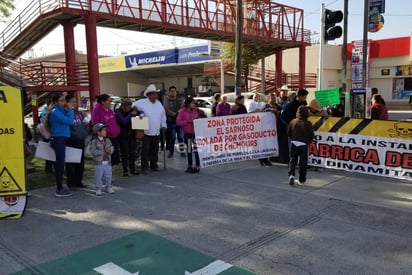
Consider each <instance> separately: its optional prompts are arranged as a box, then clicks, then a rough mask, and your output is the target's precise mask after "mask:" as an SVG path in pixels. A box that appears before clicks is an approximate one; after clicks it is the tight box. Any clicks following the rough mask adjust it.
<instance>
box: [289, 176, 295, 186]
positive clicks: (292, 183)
mask: <svg viewBox="0 0 412 275" xmlns="http://www.w3.org/2000/svg"><path fill="white" fill-rule="evenodd" d="M294 184H295V177H294V176H289V185H294Z"/></svg>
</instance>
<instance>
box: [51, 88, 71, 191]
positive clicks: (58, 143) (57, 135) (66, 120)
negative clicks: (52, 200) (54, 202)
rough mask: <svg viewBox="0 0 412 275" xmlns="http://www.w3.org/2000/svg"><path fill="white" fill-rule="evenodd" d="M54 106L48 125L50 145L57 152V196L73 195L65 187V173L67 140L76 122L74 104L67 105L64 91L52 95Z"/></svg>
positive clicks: (55, 163) (55, 169)
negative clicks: (71, 126)
mask: <svg viewBox="0 0 412 275" xmlns="http://www.w3.org/2000/svg"><path fill="white" fill-rule="evenodd" d="M52 100H53V108H52V111H51V113H50V115H49V119H48V122H47V123H48V125H47V126H48V127H49V129H50V133H51V138H50V146H51V147H52V148H53V150H54V152H55V154H56V161H55V162H54V176H55V179H56V186H57V189H56V193H55V195H56V197H67V196H71V195H72V193H71V192H70V190H68V189H65V188H63V173H64V164H65V159H66V142H67V140H68V139H69V138H70V125H71V124H72V123H73V122H74V114H73V110H72V106H70V105H69V104H68V105H66V98H65V96H64V94H63V93H55V94H53V97H52Z"/></svg>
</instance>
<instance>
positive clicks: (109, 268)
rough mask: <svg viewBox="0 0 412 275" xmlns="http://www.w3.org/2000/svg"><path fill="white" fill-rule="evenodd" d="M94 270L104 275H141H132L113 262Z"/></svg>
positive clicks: (133, 274)
mask: <svg viewBox="0 0 412 275" xmlns="http://www.w3.org/2000/svg"><path fill="white" fill-rule="evenodd" d="M93 270H94V271H97V272H99V273H100V274H103V275H139V272H136V273H130V272H129V271H127V270H124V269H123V268H121V267H120V266H118V265H116V264H114V263H112V262H109V263H106V264H104V265H101V266H98V267H95V268H93Z"/></svg>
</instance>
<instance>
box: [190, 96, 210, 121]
mask: <svg viewBox="0 0 412 275" xmlns="http://www.w3.org/2000/svg"><path fill="white" fill-rule="evenodd" d="M193 99H194V100H195V102H196V105H197V106H198V107H199V109H200V110H202V111H203V112H205V114H206V115H207V117H211V116H212V105H213V102H214V99H213V97H194V98H193Z"/></svg>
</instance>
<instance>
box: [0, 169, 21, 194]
mask: <svg viewBox="0 0 412 275" xmlns="http://www.w3.org/2000/svg"><path fill="white" fill-rule="evenodd" d="M19 191H22V189H21V187H20V185H19V184H18V183H17V182H16V180H15V179H14V177H13V176H12V174H10V172H9V170H8V169H7V168H6V167H4V168H3V170H1V172H0V194H1V193H11V192H19Z"/></svg>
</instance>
